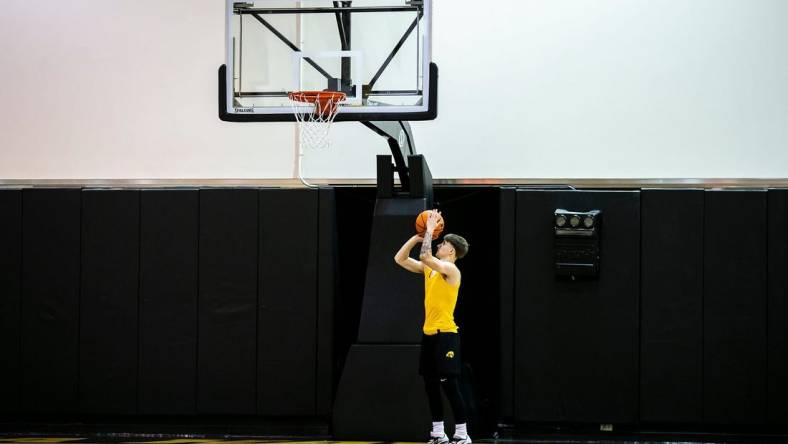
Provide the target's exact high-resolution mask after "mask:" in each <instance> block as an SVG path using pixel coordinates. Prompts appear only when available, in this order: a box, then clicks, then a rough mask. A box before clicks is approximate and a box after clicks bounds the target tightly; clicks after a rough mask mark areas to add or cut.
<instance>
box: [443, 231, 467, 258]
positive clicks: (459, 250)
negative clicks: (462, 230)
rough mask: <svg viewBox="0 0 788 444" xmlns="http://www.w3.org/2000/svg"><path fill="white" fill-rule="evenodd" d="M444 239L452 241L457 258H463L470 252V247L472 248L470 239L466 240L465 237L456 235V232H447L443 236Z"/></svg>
mask: <svg viewBox="0 0 788 444" xmlns="http://www.w3.org/2000/svg"><path fill="white" fill-rule="evenodd" d="M443 240H445V241H446V242H448V243H450V244H451V246H452V247H454V255H455V256H456V257H457V259H461V258H463V257H464V256H465V255H466V254H468V248H470V244H468V241H467V240H465V238H464V237H462V236H459V235H456V234H447V235H446V236H443Z"/></svg>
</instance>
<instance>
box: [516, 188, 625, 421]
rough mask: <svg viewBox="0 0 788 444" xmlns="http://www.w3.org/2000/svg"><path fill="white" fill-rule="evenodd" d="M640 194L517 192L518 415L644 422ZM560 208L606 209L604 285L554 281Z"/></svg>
mask: <svg viewBox="0 0 788 444" xmlns="http://www.w3.org/2000/svg"><path fill="white" fill-rule="evenodd" d="M639 197H640V196H639V192H636V191H635V192H632V191H611V192H604V191H593V192H592V191H589V192H585V191H530V190H520V191H518V192H517V227H516V230H517V231H516V247H517V250H516V255H517V256H516V257H517V261H516V280H515V296H516V297H515V313H516V318H515V319H516V320H517V321H516V323H515V353H516V356H515V396H516V398H515V415H516V419H518V420H521V421H572V422H594V423H619V422H620V423H633V422H635V421H636V420H637V411H638V385H639V381H638V346H639V344H638V332H639V325H638V320H639V311H638V310H639V305H638V299H639V281H640V279H639V277H640V276H639V272H640V248H639V246H640V237H639V235H640V199H639ZM556 208H564V209H568V210H582V211H586V210H593V209H599V210H602V211H603V213H604V216H603V218H604V221H603V226H602V238H601V255H602V259H601V270H600V276H599V280H598V281H597V280H594V281H586V282H581V281H577V282H571V281H557V280H556V279H555V278H554V275H553V264H554V259H553V226H554V222H553V212H554V210H555V209H556Z"/></svg>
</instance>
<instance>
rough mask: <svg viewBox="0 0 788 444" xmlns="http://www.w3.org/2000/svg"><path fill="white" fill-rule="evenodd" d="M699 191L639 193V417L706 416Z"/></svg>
mask: <svg viewBox="0 0 788 444" xmlns="http://www.w3.org/2000/svg"><path fill="white" fill-rule="evenodd" d="M703 196H704V192H703V190H644V191H643V192H642V193H641V212H642V213H641V219H642V223H641V229H642V233H641V238H642V243H641V245H642V249H643V251H642V255H641V260H642V263H641V336H640V344H641V348H640V354H641V366H640V418H641V420H642V421H654V422H674V423H678V422H692V423H699V422H701V420H702V417H703V397H702V396H703V393H702V387H703V380H702V376H703V360H702V358H703V273H702V270H703V220H704V219H703Z"/></svg>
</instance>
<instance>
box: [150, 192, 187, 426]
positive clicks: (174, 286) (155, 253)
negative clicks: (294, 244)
mask: <svg viewBox="0 0 788 444" xmlns="http://www.w3.org/2000/svg"><path fill="white" fill-rule="evenodd" d="M198 227H199V191H198V190H196V189H178V190H166V189H164V190H143V191H142V199H141V215H140V292H139V316H140V320H139V323H140V327H139V328H140V338H139V341H140V351H139V412H140V413H142V414H179V415H190V414H194V413H195V393H194V392H195V382H196V381H195V379H196V370H197V283H198V281H197V279H198V278H197V248H198V246H197V245H198Z"/></svg>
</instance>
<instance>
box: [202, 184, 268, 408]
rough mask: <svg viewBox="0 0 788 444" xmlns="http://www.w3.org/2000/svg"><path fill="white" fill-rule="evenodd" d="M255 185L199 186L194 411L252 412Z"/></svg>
mask: <svg viewBox="0 0 788 444" xmlns="http://www.w3.org/2000/svg"><path fill="white" fill-rule="evenodd" d="M257 200H258V199H257V190H255V189H203V190H200V239H199V264H200V265H199V271H200V274H199V279H200V284H199V297H198V307H199V308H198V313H199V327H198V334H197V338H198V341H197V342H198V350H197V412H198V413H213V414H245V415H252V414H254V413H255V412H256V397H255V393H256V389H257V372H256V364H257V363H256V362H255V356H256V346H257V345H256V344H257V343H256V335H257V319H256V313H257V257H258V242H257V240H258V230H257V228H258V210H257Z"/></svg>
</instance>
